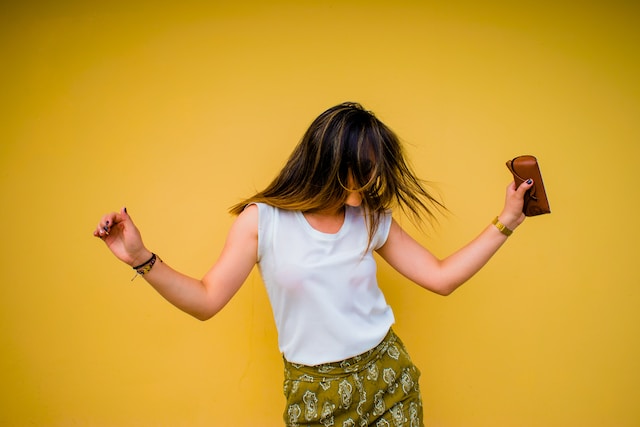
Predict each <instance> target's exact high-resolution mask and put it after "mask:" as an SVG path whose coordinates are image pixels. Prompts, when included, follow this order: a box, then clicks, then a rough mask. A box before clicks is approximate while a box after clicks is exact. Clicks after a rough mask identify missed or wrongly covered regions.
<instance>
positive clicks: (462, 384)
mask: <svg viewBox="0 0 640 427" xmlns="http://www.w3.org/2000/svg"><path fill="white" fill-rule="evenodd" d="M13 3H15V5H8V4H3V5H2V6H0V54H1V60H2V66H1V67H0V77H1V80H0V90H1V94H2V95H1V99H2V103H1V107H0V108H1V111H0V144H1V146H0V194H1V197H2V209H1V210H0V226H1V230H2V231H1V236H2V241H1V245H0V263H1V268H0V283H1V286H0V339H1V342H2V351H1V352H0V372H1V374H0V376H1V377H0V384H1V388H0V425H3V426H122V427H127V426H278V425H281V421H280V420H281V412H282V409H283V401H284V400H283V398H282V396H281V394H282V393H281V381H282V362H281V359H280V355H279V353H278V350H277V345H276V334H275V329H274V325H273V320H272V317H271V311H270V307H269V304H268V301H267V299H266V293H265V292H264V289H263V287H262V283H261V281H260V278H259V276H258V275H257V274H256V273H255V272H254V273H253V274H252V275H251V277H250V278H249V280H248V281H247V283H246V284H245V286H244V287H243V288H242V289H241V290H240V292H239V293H238V295H237V296H236V297H235V298H234V299H233V300H232V302H231V303H230V304H229V305H228V306H227V307H226V308H225V310H223V311H222V312H221V313H220V314H219V315H218V316H217V317H215V318H214V319H212V320H210V321H208V322H204V323H201V322H198V321H197V320H194V319H192V318H190V317H188V316H187V315H185V314H183V313H181V312H179V311H178V310H177V309H175V308H173V307H172V306H170V305H169V304H168V303H166V302H165V301H164V300H162V299H161V298H160V297H159V296H157V294H155V293H154V291H152V290H151V289H150V288H149V287H148V286H147V285H146V283H145V282H144V281H143V280H140V279H138V280H136V281H134V282H133V283H132V282H131V281H130V279H131V277H132V271H131V269H130V268H128V267H127V266H125V265H124V264H121V263H119V262H118V261H117V260H116V259H115V258H113V257H112V256H111V255H110V254H109V253H108V251H107V250H106V248H105V247H104V245H103V244H102V243H101V242H100V241H99V240H97V239H95V238H93V237H92V236H91V232H92V230H93V228H94V226H95V224H96V223H97V221H98V220H99V218H100V216H101V215H102V214H103V213H105V212H107V211H110V210H116V209H119V208H120V207H121V206H123V205H126V206H127V207H128V209H129V212H130V214H131V215H132V217H133V218H134V220H135V221H136V222H137V224H138V226H139V227H140V228H141V229H142V231H143V235H144V237H145V241H146V243H147V245H148V246H149V247H150V248H151V249H153V250H154V251H155V252H157V253H158V254H160V255H161V256H162V257H163V258H164V259H165V261H166V262H168V263H170V264H171V265H172V266H174V267H176V268H178V269H179V270H181V271H184V272H186V273H189V274H192V275H196V276H200V275H202V274H203V273H204V272H205V271H206V270H207V269H208V267H209V266H210V265H211V263H212V262H213V261H214V260H215V258H216V256H217V254H218V252H219V250H220V249H221V247H222V244H223V242H224V238H225V234H226V230H227V228H228V227H229V225H230V223H231V221H232V217H230V216H229V215H228V214H227V212H226V209H227V208H228V207H229V206H230V205H232V204H234V203H236V202H237V201H239V200H240V199H241V198H242V197H245V196H248V195H250V194H252V192H253V191H254V190H256V189H260V188H262V187H263V186H265V185H266V184H267V183H268V181H269V180H270V179H271V178H272V177H273V176H274V174H275V173H276V172H277V171H278V170H279V169H280V167H281V166H282V164H283V162H284V160H285V158H286V157H287V156H288V154H289V153H290V151H291V149H292V147H293V146H294V145H295V144H296V143H297V141H298V139H299V138H300V136H301V135H302V133H303V131H304V130H305V128H306V127H307V126H308V125H309V123H310V122H311V120H312V119H313V118H314V117H315V116H316V115H318V114H319V113H320V112H322V111H323V110H324V109H325V108H327V107H329V106H332V105H334V104H337V103H339V102H342V101H346V100H351V101H358V102H361V103H363V104H364V105H365V107H367V108H369V109H371V110H373V111H375V112H376V113H377V115H378V117H380V118H381V119H382V120H383V121H385V122H386V123H387V124H389V125H390V126H391V127H392V128H393V129H394V130H396V131H397V132H398V134H399V135H400V136H401V137H402V138H403V140H404V141H405V142H406V144H407V150H408V152H409V155H410V157H411V159H412V162H413V164H414V166H415V167H416V169H417V170H418V171H419V173H420V175H421V176H423V177H424V178H426V179H429V180H431V181H433V182H435V183H436V186H437V188H438V190H439V192H440V193H441V194H442V196H443V199H444V201H445V203H446V204H447V206H448V207H449V208H450V210H451V214H450V215H448V216H443V217H442V218H441V219H440V222H439V224H437V225H435V226H434V227H433V228H428V229H427V233H426V234H425V235H420V234H417V233H416V236H417V237H418V238H419V239H420V240H421V241H422V242H423V243H424V244H426V245H429V247H430V248H432V250H433V251H434V252H435V253H436V254H438V255H440V256H443V255H446V254H448V253H449V252H451V251H452V250H454V249H456V248H457V247H459V246H460V245H462V244H464V243H465V242H466V241H468V240H470V239H471V238H472V237H474V236H475V235H476V234H477V233H479V232H480V231H481V230H482V228H484V227H485V226H486V224H488V223H489V221H491V219H492V218H493V216H494V215H496V214H497V213H498V212H499V210H500V209H501V206H502V200H503V197H504V188H505V187H506V185H507V184H508V182H509V179H510V177H509V173H508V171H507V169H506V168H505V167H504V162H505V161H506V160H507V159H509V158H511V157H513V156H515V155H518V154H534V155H536V156H537V157H538V158H539V160H540V163H541V167H542V172H543V174H544V178H545V185H546V188H547V192H548V195H549V198H550V201H551V208H552V210H553V213H552V214H551V215H547V216H544V217H537V218H532V219H529V220H527V221H526V222H525V224H524V225H523V226H522V227H521V228H519V229H518V230H517V232H516V233H515V234H514V236H513V237H512V238H511V239H510V240H509V241H508V243H507V244H506V246H505V247H504V248H503V249H502V250H501V252H499V253H498V255H496V257H495V258H494V259H493V260H492V261H491V263H490V264H489V265H488V266H487V267H486V268H485V269H484V270H483V271H481V272H480V273H479V274H478V275H477V276H476V277H474V278H473V279H472V280H471V281H470V282H469V283H467V284H466V285H465V286H464V287H463V288H461V289H460V290H458V291H457V292H456V293H454V294H453V295H452V296H450V297H447V298H442V297H438V296H436V295H433V294H430V293H428V292H425V291H423V290H422V289H419V288H418V287H417V286H415V285H412V284H410V283H408V282H407V281H406V280H404V279H402V278H401V277H399V276H398V275H397V274H396V273H394V272H393V271H391V270H390V269H389V268H388V267H386V266H385V265H381V267H380V280H381V282H382V286H383V288H384V290H385V292H386V294H387V297H388V300H389V302H390V304H392V306H393V307H394V310H395V313H396V318H397V325H396V330H397V331H398V332H399V334H400V335H401V336H402V337H403V339H404V341H405V343H406V344H407V346H408V348H409V350H410V352H411V353H412V355H413V359H414V361H415V362H416V364H417V365H418V366H419V367H420V368H421V370H422V372H423V378H422V389H423V395H424V403H425V415H426V421H427V425H429V426H443V427H458V426H460V427H481V426H487V427H489V426H492V427H495V426H505V427H507V426H509V427H513V426H518V427H526V426H532V427H533V426H536V427H538V426H539V427H556V426H557V427H567V426H580V427H591V426H602V427H611V426H638V425H640V405H638V401H639V396H638V385H639V384H640V362H639V360H640V343H639V337H640V289H639V285H640V280H639V274H638V261H637V259H638V241H639V238H640V228H639V226H638V211H639V208H640V203H639V201H638V190H637V188H638V184H637V182H638V174H637V172H638V159H639V158H640V150H639V148H638V147H639V138H640V120H639V119H640V84H639V76H640V66H639V65H640V64H639V59H638V54H639V50H638V46H639V45H640V44H639V42H640V37H639V36H640V31H639V30H638V26H637V22H638V18H639V17H640V16H639V15H640V14H639V8H638V7H637V6H635V5H634V2H630V1H627V2H623V1H608V2H596V1H591V2H577V1H576V2H574V3H573V4H571V3H570V2H569V3H568V2H552V1H542V2H540V1H525V2H508V1H504V2H489V3H488V4H487V3H485V2H475V1H464V2H418V1H402V0H400V1H371V0H369V1H340V2H337V1H336V2H328V1H327V2H319V1H280V2H260V1H244V2H243V1H238V2H228V3H229V4H228V5H226V4H222V2H195V1H189V0H185V1H180V2H164V1H161V2H106V3H105V2H102V3H95V2H70V1H56V2H47V3H44V2H41V3H37V2H29V1H25V2H13ZM558 3H562V4H563V5H559V4H558ZM401 221H402V222H403V224H405V225H407V227H409V228H411V227H410V225H409V223H408V221H407V220H406V219H401ZM411 229H412V228H411ZM412 230H413V229H412ZM414 231H415V230H414Z"/></svg>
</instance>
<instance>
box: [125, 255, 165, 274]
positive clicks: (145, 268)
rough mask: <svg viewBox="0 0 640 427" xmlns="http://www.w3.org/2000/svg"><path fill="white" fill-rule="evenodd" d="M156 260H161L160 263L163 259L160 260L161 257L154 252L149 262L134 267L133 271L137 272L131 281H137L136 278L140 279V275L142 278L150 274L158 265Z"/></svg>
mask: <svg viewBox="0 0 640 427" xmlns="http://www.w3.org/2000/svg"><path fill="white" fill-rule="evenodd" d="M156 260H160V262H162V259H160V257H159V256H157V255H156V254H154V253H153V252H152V253H151V258H149V260H148V261H146V262H143V263H142V264H140V265H138V266H136V267H133V269H134V270H135V271H136V275H135V276H133V278H132V279H131V281H133V279H135V278H136V277H138V275H140V276H144V275H145V274H147V273H148V272H150V271H151V269H152V268H153V265H154V264H155V263H156Z"/></svg>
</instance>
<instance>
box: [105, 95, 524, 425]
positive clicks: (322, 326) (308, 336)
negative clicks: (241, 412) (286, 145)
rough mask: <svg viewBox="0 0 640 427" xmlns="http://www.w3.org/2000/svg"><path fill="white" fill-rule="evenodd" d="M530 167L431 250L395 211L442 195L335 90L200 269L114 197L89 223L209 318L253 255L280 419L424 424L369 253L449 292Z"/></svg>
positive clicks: (516, 212)
mask: <svg viewBox="0 0 640 427" xmlns="http://www.w3.org/2000/svg"><path fill="white" fill-rule="evenodd" d="M532 185H533V182H532V181H531V180H528V181H527V182H525V183H524V184H522V185H521V186H520V187H519V188H517V189H516V186H515V183H513V182H512V183H511V184H510V185H509V186H508V187H507V190H506V198H505V203H504V207H503V209H502V211H501V212H500V214H499V215H498V216H497V218H496V219H494V221H493V223H490V224H488V225H487V227H486V228H485V229H484V230H483V231H482V232H481V233H480V234H479V235H478V236H477V237H476V238H475V239H474V240H472V241H471V242H470V243H468V244H467V245H466V246H464V247H462V248H461V249H459V250H458V251H456V252H454V253H453V254H451V255H449V256H448V257H446V258H444V259H438V258H437V257H435V256H434V255H433V254H432V253H431V252H430V251H429V250H428V249H426V248H424V247H423V246H422V245H420V244H419V243H417V242H416V240H414V239H413V238H412V237H411V236H409V235H408V234H407V233H406V232H405V231H404V230H403V229H402V227H401V226H400V225H399V224H398V223H397V222H396V221H395V220H394V219H393V217H392V209H394V208H398V209H401V210H402V211H404V213H406V214H408V215H409V216H410V217H411V218H412V219H413V220H415V221H416V222H418V223H419V222H421V221H424V220H426V219H427V218H432V217H433V214H434V211H435V210H438V209H440V208H442V207H443V206H442V205H441V204H440V202H438V201H437V200H436V199H435V198H434V197H432V195H431V194H430V193H429V192H428V191H427V190H426V188H425V185H424V184H423V181H421V180H420V179H419V178H418V177H417V176H416V174H415V173H414V172H413V170H412V169H411V168H410V166H409V165H408V163H407V162H406V160H405V158H404V154H403V150H402V147H401V144H400V142H399V139H398V137H397V136H396V135H395V134H394V133H393V132H392V131H391V130H390V129H389V128H388V127H387V126H386V125H385V124H383V123H382V122H381V121H380V120H378V119H377V118H376V117H375V115H374V114H373V113H371V112H370V111H366V110H365V109H364V108H362V106H360V105H359V104H356V103H343V104H340V105H337V106H335V107H333V108H330V109H328V110H327V111H325V112H323V113H322V114H321V115H320V116H318V117H317V118H316V119H315V120H314V121H313V123H312V124H311V126H310V127H309V129H308V130H307V131H306V133H305V134H304V136H303V138H302V140H301V141H300V143H299V144H298V146H297V147H296V148H295V149H294V151H293V153H292V154H291V156H290V158H289V160H288V162H287V163H286V165H285V166H284V168H283V169H282V171H280V173H279V174H278V175H277V176H276V178H275V179H274V180H273V182H272V183H271V184H269V185H268V186H267V188H266V189H265V190H263V191H261V192H259V193H257V194H255V195H253V196H252V197H250V198H248V199H246V200H244V201H242V202H241V203H239V204H237V205H236V206H234V207H232V208H231V212H232V213H233V214H236V215H237V219H236V220H235V222H234V223H233V225H232V226H231V229H230V231H229V234H228V236H227V240H226V243H225V245H224V248H223V250H222V252H221V254H220V256H219V258H218V259H217V261H216V262H215V263H214V265H213V266H212V267H211V269H210V270H209V271H208V272H207V273H206V274H205V275H204V277H203V278H201V279H196V278H192V277H188V276H186V275H184V274H182V273H179V272H178V271H176V270H174V269H172V268H171V267H170V266H169V265H168V264H167V263H164V262H162V261H161V260H160V258H159V257H158V256H157V255H155V254H154V253H152V252H151V251H150V250H149V249H147V247H146V246H145V245H144V243H143V240H142V238H141V235H140V232H139V231H138V229H137V228H136V226H135V225H134V223H133V221H132V219H131V217H130V216H129V214H128V213H127V210H126V208H123V209H122V210H121V211H120V212H119V213H115V212H114V213H110V214H107V215H105V216H103V217H102V219H101V220H100V222H99V224H98V226H97V228H96V230H95V231H94V233H93V234H94V236H96V237H98V238H100V239H102V240H103V241H104V242H105V243H106V245H107V246H108V248H109V249H110V250H111V251H112V252H113V254H114V255H115V256H116V257H117V258H118V259H120V260H121V261H123V262H124V263H126V264H128V265H130V266H132V267H133V268H134V269H135V270H136V272H137V274H139V275H142V277H144V279H146V280H147V282H149V284H151V286H153V287H154V288H155V289H156V291H158V292H159V293H160V294H161V295H162V296H163V297H164V298H166V299H167V300H168V301H169V302H171V303H172V304H173V305H175V306H176V307H178V308H180V309H181V310H183V311H185V312H187V313H189V314H191V315H193V316H195V317H196V318H198V319H201V320H206V319H209V318H211V317H212V316H214V315H215V314H216V313H218V311H220V310H221V309H222V308H223V307H224V306H225V305H226V304H227V303H228V302H229V300H230V299H231V298H232V297H233V295H234V294H235V293H236V292H237V291H238V289H239V288H240V286H241V285H242V284H243V282H244V281H245V279H246V278H247V276H248V275H249V273H250V272H251V270H252V269H253V267H254V265H256V264H257V266H258V268H259V271H260V274H261V276H262V279H263V281H264V284H265V286H266V289H267V293H268V295H269V299H270V303H271V306H272V309H273V314H274V318H275V322H276V326H277V330H278V344H279V348H280V351H281V352H282V354H283V358H284V375H285V382H284V393H285V396H286V407H285V411H284V420H285V424H286V425H287V426H317V427H320V426H342V427H363V426H411V427H415V426H422V425H423V421H422V399H421V397H420V389H419V386H418V380H419V376H420V371H419V370H418V369H417V368H416V367H415V366H414V364H413V363H412V362H411V359H410V358H409V355H408V353H407V351H406V349H405V347H404V345H403V344H402V341H401V340H400V339H399V338H398V336H397V335H396V334H395V333H394V332H393V329H392V325H393V323H394V315H393V311H392V309H391V307H389V305H388V304H387V303H386V301H385V297H384V295H383V294H382V291H381V290H380V288H379V287H378V283H377V279H376V262H375V260H374V257H373V252H374V251H375V252H377V253H378V254H379V255H380V256H381V258H382V259H384V260H385V261H386V262H387V263H389V265H391V266H392V267H393V268H394V269H395V270H397V271H398V272H399V273H400V274H402V275H403V276H405V277H407V278H408V279H410V280H411V281H413V282H415V283H417V284H418V285H420V286H422V287H423V288H425V289H428V290H430V291H433V292H435V293H438V294H441V295H448V294H450V293H451V292H453V291H454V290H455V289H457V288H458V287H459V286H460V285H462V284H463V283H464V282H465V281H467V280H468V279H469V278H470V277H472V276H473V275H474V274H475V273H476V272H478V271H479V270H480V269H481V268H482V267H483V266H484V265H485V264H486V263H487V261H489V259H490V258H491V256H492V255H493V254H494V253H495V252H496V251H497V250H498V249H499V248H500V247H501V246H502V244H503V243H504V242H505V241H506V240H507V237H508V236H509V235H510V234H511V232H512V231H513V230H514V229H515V228H516V227H518V226H519V225H520V224H521V223H522V222H523V221H524V219H525V216H524V214H523V213H522V207H523V199H524V194H525V192H526V191H527V190H528V189H529V188H531V186H532Z"/></svg>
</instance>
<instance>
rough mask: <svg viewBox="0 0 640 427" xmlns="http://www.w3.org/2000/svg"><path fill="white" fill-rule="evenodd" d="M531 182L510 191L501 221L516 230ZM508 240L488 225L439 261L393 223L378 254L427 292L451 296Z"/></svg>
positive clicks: (512, 186) (511, 188) (510, 186)
mask: <svg viewBox="0 0 640 427" xmlns="http://www.w3.org/2000/svg"><path fill="white" fill-rule="evenodd" d="M532 185H533V182H531V181H528V182H525V183H523V184H521V185H520V187H519V188H518V189H516V188H515V183H513V182H512V183H511V184H510V185H509V186H508V187H507V194H506V198H505V205H504V208H503V210H502V212H501V213H500V215H498V220H499V221H500V222H501V223H502V224H504V225H505V226H506V227H507V228H508V229H510V230H515V229H516V228H517V227H518V226H519V225H520V224H522V222H523V221H524V219H525V216H524V214H523V213H522V205H523V201H524V193H525V192H526V191H527V190H528V189H529V188H531V186H532ZM507 238H508V236H507V235H506V234H504V233H503V232H501V231H500V230H498V228H497V227H496V226H494V225H493V224H489V225H488V226H487V227H486V228H485V229H484V230H483V231H482V233H480V235H479V236H478V237H476V238H475V239H473V240H472V241H471V242H469V243H468V244H467V245H465V246H464V247H462V248H460V249H459V250H457V251H456V252H454V253H453V254H451V255H449V256H448V257H446V258H443V259H438V258H437V257H436V256H434V255H433V254H432V253H431V252H430V251H429V250H428V249H426V248H425V247H423V246H422V245H420V244H419V243H418V242H416V241H415V240H414V239H413V238H412V237H411V236H409V235H408V234H407V233H406V232H405V231H404V230H403V229H402V227H400V225H398V223H397V222H396V221H395V220H394V221H393V222H392V224H391V229H390V231H389V236H388V238H387V241H386V242H385V244H384V245H383V246H382V247H380V248H379V249H378V251H377V252H378V254H380V256H381V257H382V258H383V259H384V260H385V261H387V262H388V263H389V265H391V266H392V267H393V268H394V269H395V270H397V271H398V272H399V273H401V274H402V275H403V276H405V277H407V278H408V279H410V280H411V281H413V282H415V283H417V284H418V285H420V286H422V287H423V288H425V289H428V290H430V291H433V292H435V293H437V294H440V295H449V294H450V293H452V292H453V291H455V290H456V289H457V288H458V287H459V286H460V285H462V284H463V283H464V282H466V281H467V280H469V279H470V278H471V277H472V276H473V275H474V274H476V273H477V272H478V271H479V270H480V269H481V268H482V267H483V266H484V265H485V264H486V263H487V262H488V261H489V259H491V257H492V256H493V254H495V253H496V252H497V251H498V249H500V247H501V246H502V245H503V244H504V242H505V241H506V240H507Z"/></svg>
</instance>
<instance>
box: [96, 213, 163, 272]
mask: <svg viewBox="0 0 640 427" xmlns="http://www.w3.org/2000/svg"><path fill="white" fill-rule="evenodd" d="M93 235H94V236H95V237H98V238H99V239H102V240H103V241H104V242H105V243H106V245H107V247H108V248H109V250H111V252H113V254H114V255H115V256H116V257H117V258H118V259H119V260H120V261H122V262H124V263H126V264H128V265H130V266H132V267H133V266H136V265H139V264H142V263H144V262H145V261H147V260H148V259H149V257H151V252H150V251H148V250H147V248H145V246H144V243H143V242H142V236H141V235H140V231H139V230H138V228H137V227H136V225H135V224H134V223H133V221H132V220H131V217H130V216H129V214H128V213H127V208H122V209H121V210H120V212H119V213H116V212H111V213H108V214H106V215H104V216H103V217H102V219H101V220H100V223H99V224H98V226H97V228H96V229H95V230H94V231H93Z"/></svg>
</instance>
